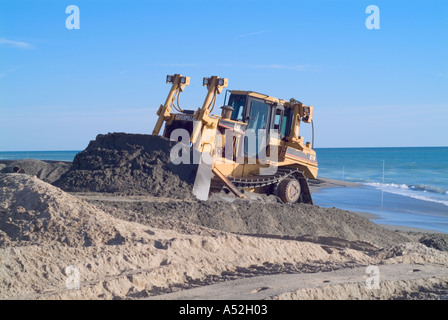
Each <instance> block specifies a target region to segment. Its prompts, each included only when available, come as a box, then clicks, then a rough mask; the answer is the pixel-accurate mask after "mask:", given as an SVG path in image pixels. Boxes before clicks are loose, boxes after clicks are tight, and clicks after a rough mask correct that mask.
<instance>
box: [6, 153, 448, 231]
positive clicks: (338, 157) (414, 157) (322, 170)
mask: <svg viewBox="0 0 448 320" xmlns="http://www.w3.org/2000/svg"><path fill="white" fill-rule="evenodd" d="M78 152H80V151H76V150H75V151H19V152H0V160H19V159H27V158H31V159H38V160H58V161H72V160H73V159H74V157H75V155H76V154H77V153H78ZM316 152H317V160H318V163H319V174H318V176H319V177H325V178H330V179H336V180H343V181H348V182H357V183H359V187H356V188H351V187H344V188H340V187H337V188H325V189H322V190H321V191H319V192H317V193H314V194H313V200H314V203H315V204H317V205H319V206H322V207H336V208H341V209H345V210H350V211H357V212H367V213H371V214H374V215H375V216H376V218H374V219H373V220H372V221H374V222H375V223H378V224H384V225H396V226H404V227H412V228H420V229H426V230H432V231H437V232H444V233H448V147H422V148H417V147H412V148H317V149H316Z"/></svg>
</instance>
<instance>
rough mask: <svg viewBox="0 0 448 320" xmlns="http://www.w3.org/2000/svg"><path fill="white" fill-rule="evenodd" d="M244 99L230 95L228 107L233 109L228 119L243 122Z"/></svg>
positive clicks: (243, 96) (239, 95)
mask: <svg viewBox="0 0 448 320" xmlns="http://www.w3.org/2000/svg"><path fill="white" fill-rule="evenodd" d="M246 97H247V96H245V95H241V94H232V95H230V98H229V102H228V105H229V106H231V107H232V108H233V111H232V115H231V116H230V119H232V120H235V121H241V122H243V121H244V107H245V105H246Z"/></svg>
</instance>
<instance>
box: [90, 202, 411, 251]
mask: <svg viewBox="0 0 448 320" xmlns="http://www.w3.org/2000/svg"><path fill="white" fill-rule="evenodd" d="M92 202H93V203H94V204H96V205H99V204H102V205H103V206H102V208H103V210H104V211H106V212H108V213H110V214H111V215H113V216H115V217H116V218H120V219H124V220H128V221H135V222H139V223H141V224H148V223H150V221H152V220H153V219H154V217H160V218H164V219H170V220H171V219H172V220H178V221H183V222H189V223H194V224H196V225H199V226H204V227H208V228H212V229H216V230H222V231H227V232H234V233H239V234H250V235H257V236H263V237H265V236H279V237H285V236H286V237H303V236H309V237H308V238H307V241H312V242H314V240H316V241H320V239H318V237H333V238H338V239H342V240H346V241H359V242H366V243H369V244H371V245H374V246H376V247H385V246H390V245H394V244H397V243H403V242H407V241H409V240H408V238H406V237H405V236H403V235H402V234H400V233H398V232H394V231H391V230H387V229H385V228H383V227H381V226H379V225H377V224H375V223H373V222H371V221H370V220H369V219H367V218H364V217H361V216H359V215H357V214H355V213H353V212H349V211H345V210H340V209H336V208H321V207H318V206H313V205H308V204H294V205H287V204H281V203H262V202H253V201H247V200H236V201H234V202H232V203H229V202H223V201H205V202H203V201H169V202H150V201H133V202H126V201H92ZM106 206H108V207H113V208H115V209H116V210H108V209H107V208H106ZM313 237H315V238H316V239H313Z"/></svg>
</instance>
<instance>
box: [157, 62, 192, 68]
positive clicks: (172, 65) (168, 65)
mask: <svg viewBox="0 0 448 320" xmlns="http://www.w3.org/2000/svg"><path fill="white" fill-rule="evenodd" d="M156 66H157V67H169V68H186V67H199V64H197V63H168V64H163V63H162V64H156Z"/></svg>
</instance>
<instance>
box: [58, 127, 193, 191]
mask: <svg viewBox="0 0 448 320" xmlns="http://www.w3.org/2000/svg"><path fill="white" fill-rule="evenodd" d="M175 144H176V142H173V141H170V140H168V139H165V138H163V137H159V136H152V135H143V134H126V133H109V134H106V135H101V134H100V135H98V136H97V137H96V139H95V140H93V141H90V143H89V145H88V146H87V148H86V149H85V150H84V151H82V152H80V153H78V154H77V155H76V157H75V159H74V160H73V164H72V166H71V168H70V170H69V171H68V172H67V173H65V174H64V175H62V177H61V178H60V179H59V180H58V181H56V182H55V183H54V185H55V186H57V187H60V188H61V189H63V190H65V191H69V192H107V193H114V194H122V195H152V196H156V197H170V198H175V199H188V198H192V197H193V195H192V193H191V190H192V185H193V183H194V177H195V175H196V172H195V169H196V166H194V165H185V164H183V165H174V164H173V163H171V161H170V152H171V149H172V147H173V146H174V145H175Z"/></svg>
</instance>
